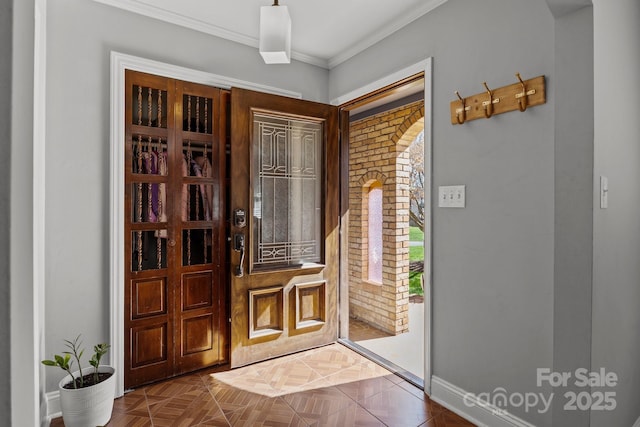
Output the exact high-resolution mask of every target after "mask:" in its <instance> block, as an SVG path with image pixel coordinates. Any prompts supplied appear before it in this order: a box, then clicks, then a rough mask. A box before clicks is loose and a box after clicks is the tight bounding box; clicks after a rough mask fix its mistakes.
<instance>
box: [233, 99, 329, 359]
mask: <svg viewBox="0 0 640 427" xmlns="http://www.w3.org/2000/svg"><path fill="white" fill-rule="evenodd" d="M230 203H231V206H230V207H231V209H232V221H231V222H232V224H231V245H232V250H231V252H230V253H231V255H230V257H231V270H232V271H231V291H230V293H231V350H230V351H231V355H230V358H231V365H232V367H237V366H242V365H246V364H249V363H252V362H256V361H259V360H264V359H268V358H272V357H276V356H280V355H284V354H288V353H293V352H296V351H300V350H304V349H307V348H311V347H314V346H319V345H323V344H327V343H330V342H333V341H335V340H336V338H337V327H338V322H337V282H338V258H339V257H338V244H339V224H338V215H339V208H338V206H339V141H338V109H337V108H336V107H332V106H329V105H324V104H318V103H313V102H309V101H301V100H295V99H290V98H284V97H279V96H274V95H267V94H263V93H256V92H251V91H248V90H243V89H236V88H233V89H232V90H231V184H230Z"/></svg>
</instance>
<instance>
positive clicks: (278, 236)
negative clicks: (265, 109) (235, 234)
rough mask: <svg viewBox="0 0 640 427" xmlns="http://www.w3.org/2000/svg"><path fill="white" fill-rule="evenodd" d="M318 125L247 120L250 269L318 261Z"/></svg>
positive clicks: (263, 117)
mask: <svg viewBox="0 0 640 427" xmlns="http://www.w3.org/2000/svg"><path fill="white" fill-rule="evenodd" d="M322 142H323V126H322V123H321V122H317V121H311V120H305V119H300V118H290V117H284V116H279V115H274V114H269V113H254V114H253V142H252V153H253V154H252V155H253V162H252V163H253V171H252V181H253V228H252V235H253V239H252V242H253V248H252V249H253V250H252V257H251V261H252V263H251V265H252V268H266V267H287V266H292V265H301V264H305V263H318V262H320V261H321V253H320V252H321V248H320V240H321V239H320V237H321V231H322V230H321V204H322V198H321V191H322V185H321V179H322V171H321V164H322Z"/></svg>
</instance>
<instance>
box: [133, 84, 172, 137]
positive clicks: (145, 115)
mask: <svg viewBox="0 0 640 427" xmlns="http://www.w3.org/2000/svg"><path fill="white" fill-rule="evenodd" d="M131 107H132V108H131V111H132V113H133V116H132V123H131V124H133V125H138V126H149V127H158V128H163V129H166V128H167V91H166V90H160V89H154V88H150V87H143V86H139V85H133V96H132V98H131Z"/></svg>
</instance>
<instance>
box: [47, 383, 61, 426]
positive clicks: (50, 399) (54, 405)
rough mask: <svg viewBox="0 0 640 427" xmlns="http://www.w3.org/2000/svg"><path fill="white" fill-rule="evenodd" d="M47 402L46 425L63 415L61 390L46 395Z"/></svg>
mask: <svg viewBox="0 0 640 427" xmlns="http://www.w3.org/2000/svg"><path fill="white" fill-rule="evenodd" d="M44 398H45V400H46V404H47V419H46V425H47V426H48V425H49V424H51V420H52V419H54V418H59V417H61V416H62V408H61V407H60V392H59V391H58V390H56V391H51V392H49V393H47V394H45V396H44Z"/></svg>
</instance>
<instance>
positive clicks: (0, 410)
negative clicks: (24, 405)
mask: <svg viewBox="0 0 640 427" xmlns="http://www.w3.org/2000/svg"><path fill="white" fill-rule="evenodd" d="M12 6H13V1H12V0H0V58H3V60H2V61H1V62H0V93H2V94H3V96H2V98H1V99H0V152H1V153H2V156H0V236H3V237H2V238H1V239H0V354H4V355H5V362H6V361H7V358H6V355H8V354H9V350H10V339H11V334H10V328H11V324H10V323H9V322H10V316H9V315H10V310H11V306H10V304H9V303H10V299H9V298H10V290H9V288H10V282H9V277H10V276H9V262H10V257H9V254H10V244H9V238H8V236H9V230H10V228H9V213H10V209H9V206H10V191H11V95H10V94H11V64H12V63H13V62H12V61H11V51H12V49H11V47H12V46H11V42H12V40H13V37H12V25H11V24H12V19H13V8H12ZM7 94H9V96H7ZM10 374H11V363H10V361H9V363H3V364H1V365H0V376H2V378H9V376H10ZM10 424H11V384H9V382H8V381H4V382H3V385H2V386H0V425H5V426H8V425H10Z"/></svg>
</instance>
